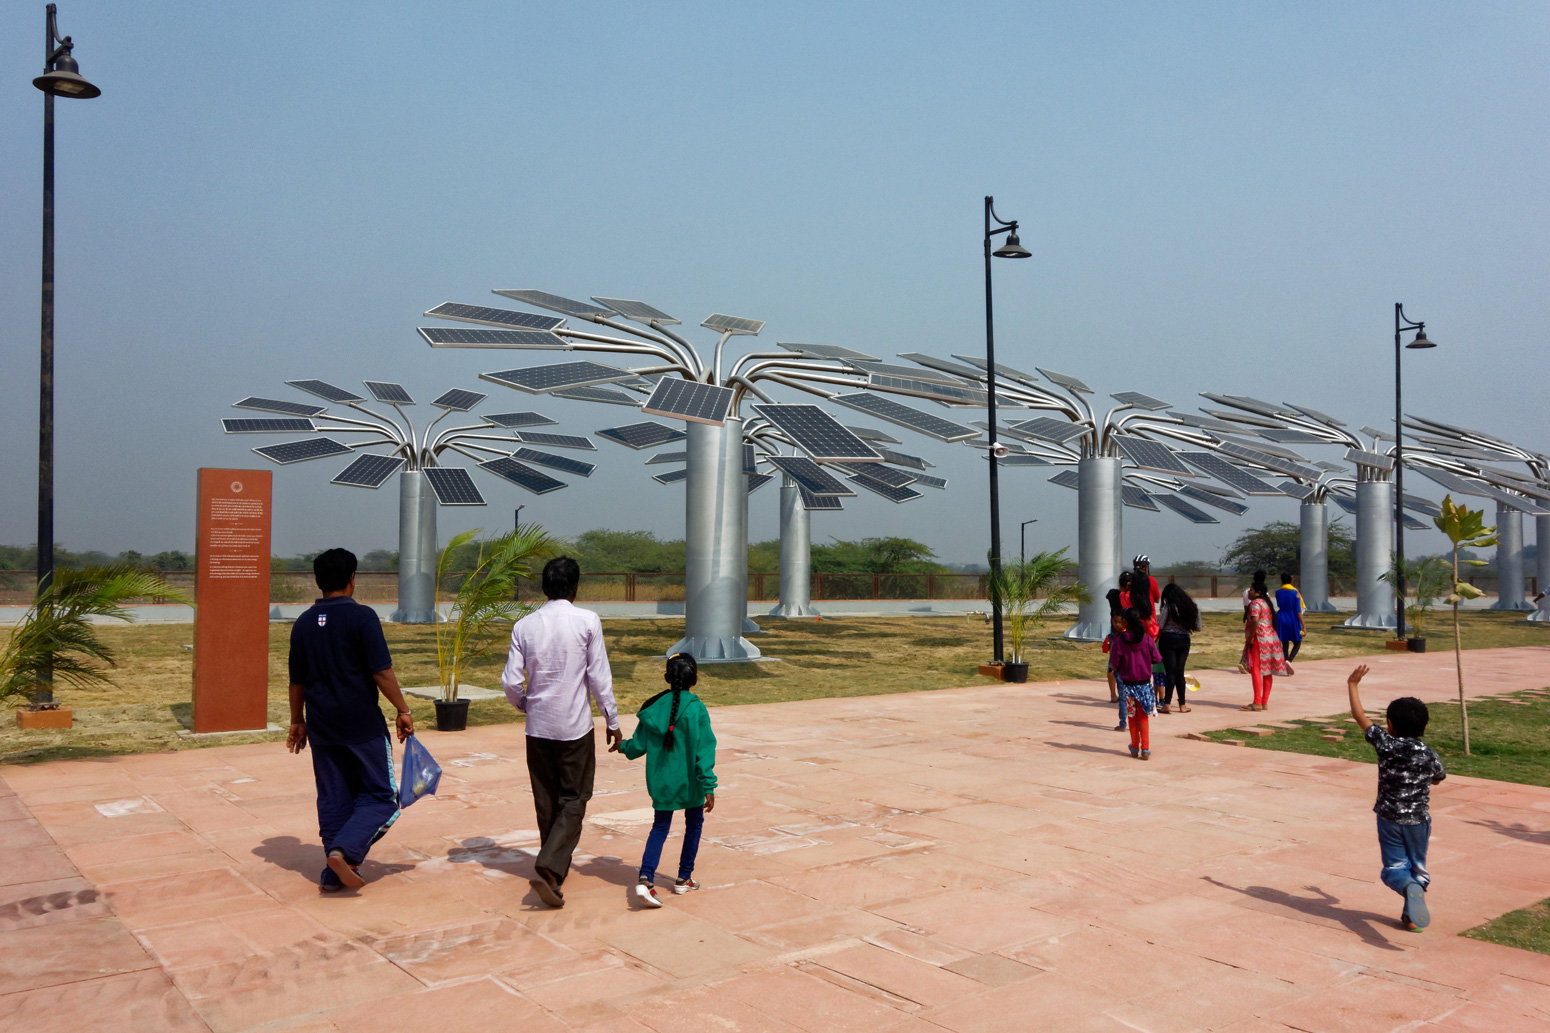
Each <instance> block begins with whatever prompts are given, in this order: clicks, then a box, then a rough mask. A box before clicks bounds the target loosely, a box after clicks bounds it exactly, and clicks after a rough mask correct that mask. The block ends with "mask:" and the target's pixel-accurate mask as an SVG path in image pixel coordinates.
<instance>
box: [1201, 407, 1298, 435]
mask: <svg viewBox="0 0 1550 1033" xmlns="http://www.w3.org/2000/svg"><path fill="white" fill-rule="evenodd" d="M1200 408H1201V409H1203V410H1205V411H1206V412H1208V413H1210V414H1211V415H1212V416H1217V417H1220V418H1221V419H1223V420H1226V421H1227V422H1228V423H1230V424H1238V426H1236V427H1234V428H1233V430H1234V431H1237V432H1238V433H1242V431H1243V428H1244V427H1246V426H1247V427H1270V428H1272V429H1274V430H1279V429H1280V428H1281V427H1282V426H1284V425H1283V424H1282V423H1281V421H1280V420H1273V419H1271V418H1270V417H1268V416H1256V415H1254V414H1253V413H1247V412H1239V411H1237V410H1236V409H1207V408H1206V407H1205V406H1203V405H1202V406H1201V407H1200Z"/></svg>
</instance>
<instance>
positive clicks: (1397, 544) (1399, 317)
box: [1394, 301, 1437, 640]
mask: <svg viewBox="0 0 1550 1033" xmlns="http://www.w3.org/2000/svg"><path fill="white" fill-rule="evenodd" d="M1406 330H1414V331H1415V332H1416V335H1415V340H1413V341H1411V342H1410V343H1409V344H1407V345H1405V346H1404V347H1406V348H1435V347H1437V346H1436V345H1435V344H1433V343H1432V342H1431V341H1429V340H1427V338H1426V324H1425V323H1421V322H1412V321H1411V320H1410V319H1409V317H1407V316H1406V315H1405V306H1404V305H1402V304H1400V303H1399V302H1397V301H1396V302H1395V303H1394V634H1395V637H1397V638H1399V639H1401V640H1403V639H1404V638H1405V509H1404V505H1405V435H1404V426H1403V414H1402V413H1401V411H1400V410H1401V408H1402V405H1401V401H1400V386H1401V382H1400V361H1399V357H1400V351H1401V349H1400V343H1399V337H1400V334H1402V333H1404V332H1405V331H1406Z"/></svg>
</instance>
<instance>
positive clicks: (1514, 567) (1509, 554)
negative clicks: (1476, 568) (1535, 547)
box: [1491, 502, 1534, 610]
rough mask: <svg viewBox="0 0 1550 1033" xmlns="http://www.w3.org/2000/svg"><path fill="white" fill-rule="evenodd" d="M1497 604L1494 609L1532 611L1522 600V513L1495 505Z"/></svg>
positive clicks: (1524, 600) (1527, 603)
mask: <svg viewBox="0 0 1550 1033" xmlns="http://www.w3.org/2000/svg"><path fill="white" fill-rule="evenodd" d="M1496 586H1497V587H1496V602H1494V603H1492V604H1491V609H1493V610H1532V609H1533V608H1534V607H1533V606H1531V605H1530V604H1529V602H1528V601H1527V600H1526V599H1524V598H1523V514H1522V513H1521V512H1519V511H1518V510H1516V509H1513V508H1512V507H1511V506H1506V505H1503V504H1502V503H1500V502H1498V503H1497V504H1496Z"/></svg>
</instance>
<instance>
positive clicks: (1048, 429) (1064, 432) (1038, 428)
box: [1012, 416, 1092, 445]
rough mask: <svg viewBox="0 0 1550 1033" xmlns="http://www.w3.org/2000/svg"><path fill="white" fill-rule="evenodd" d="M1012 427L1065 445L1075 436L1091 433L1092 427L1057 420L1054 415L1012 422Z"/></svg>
mask: <svg viewBox="0 0 1550 1033" xmlns="http://www.w3.org/2000/svg"><path fill="white" fill-rule="evenodd" d="M1012 429H1013V430H1015V431H1020V432H1022V433H1024V434H1026V435H1028V436H1029V437H1031V438H1038V439H1039V440H1040V441H1053V442H1054V443H1055V444H1057V445H1063V444H1065V443H1066V442H1067V441H1070V440H1072V439H1073V438H1079V437H1082V436H1083V435H1085V434H1087V433H1089V432H1090V431H1091V430H1092V428H1091V427H1088V426H1085V425H1083V424H1080V423H1072V422H1071V421H1069V420H1057V419H1055V418H1054V417H1053V416H1040V417H1037V418H1036V419H1032V420H1023V421H1022V422H1021V423H1014V424H1012Z"/></svg>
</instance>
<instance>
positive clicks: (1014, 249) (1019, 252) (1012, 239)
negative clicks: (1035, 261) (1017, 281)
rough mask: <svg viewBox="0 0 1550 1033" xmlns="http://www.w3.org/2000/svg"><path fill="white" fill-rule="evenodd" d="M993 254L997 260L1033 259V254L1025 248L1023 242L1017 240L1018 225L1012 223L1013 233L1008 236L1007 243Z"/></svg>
mask: <svg viewBox="0 0 1550 1033" xmlns="http://www.w3.org/2000/svg"><path fill="white" fill-rule="evenodd" d="M991 254H993V255H995V256H996V257H997V258H1032V257H1033V252H1032V251H1029V250H1028V249H1027V248H1025V247H1023V245H1022V241H1020V240H1018V239H1017V223H1015V222H1014V223H1012V232H1010V233H1008V234H1007V235H1006V243H1004V244H1002V245H1001V246H1000V247H998V248H996V249H995V250H994V251H992V252H991Z"/></svg>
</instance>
